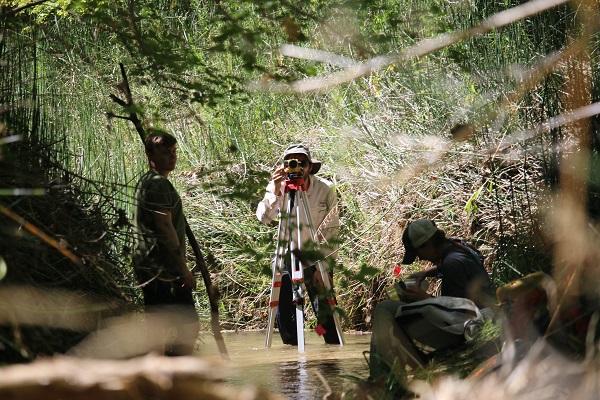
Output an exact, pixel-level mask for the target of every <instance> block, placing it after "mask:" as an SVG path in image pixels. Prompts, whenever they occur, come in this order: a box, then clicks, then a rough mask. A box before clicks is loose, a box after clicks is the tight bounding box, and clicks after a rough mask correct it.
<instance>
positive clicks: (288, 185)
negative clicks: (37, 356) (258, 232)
mask: <svg viewBox="0 0 600 400" xmlns="http://www.w3.org/2000/svg"><path fill="white" fill-rule="evenodd" d="M302 184H303V180H302V179H294V180H288V181H286V182H285V194H284V197H283V204H284V207H285V208H284V210H285V211H284V212H282V211H281V210H280V212H279V227H278V229H277V247H276V249H275V262H274V263H273V279H272V285H271V296H270V299H269V321H268V326H267V338H266V342H265V347H267V348H269V347H271V342H272V339H273V327H274V325H275V316H276V313H277V308H278V306H279V293H280V290H281V279H282V274H283V273H284V272H285V271H284V269H285V263H284V258H285V256H286V253H287V249H288V246H289V254H290V258H291V265H290V268H291V280H292V298H293V303H294V305H295V308H296V332H297V335H298V352H299V353H304V293H305V292H306V286H305V284H304V265H303V262H302V261H301V260H300V258H299V257H298V254H299V253H300V252H301V251H302V235H301V232H302V229H307V228H308V229H309V231H310V237H311V239H312V240H313V243H318V242H317V234H316V232H315V230H314V227H313V225H312V218H311V215H310V210H309V208H308V204H307V201H306V194H305V193H304V191H303V189H302ZM317 273H319V274H321V278H322V281H323V285H324V286H325V291H326V296H327V298H326V300H327V304H328V305H329V306H330V307H331V312H332V315H333V321H334V323H335V329H336V332H337V335H338V339H339V341H340V346H343V345H344V338H343V334H342V325H341V323H340V316H339V314H338V311H337V310H336V301H335V298H334V297H333V291H332V286H331V282H330V280H329V274H328V273H327V271H326V269H325V265H324V263H323V262H322V261H317ZM280 329H281V327H280Z"/></svg>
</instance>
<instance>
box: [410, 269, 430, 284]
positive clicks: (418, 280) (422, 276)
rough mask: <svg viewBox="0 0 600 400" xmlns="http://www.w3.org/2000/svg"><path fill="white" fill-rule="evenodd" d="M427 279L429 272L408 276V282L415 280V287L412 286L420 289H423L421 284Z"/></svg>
mask: <svg viewBox="0 0 600 400" xmlns="http://www.w3.org/2000/svg"><path fill="white" fill-rule="evenodd" d="M426 277H427V271H419V272H415V273H412V274H410V275H409V276H408V278H407V280H414V282H415V283H414V285H410V286H413V287H416V288H420V287H421V283H423V280H424V279H425V278H426Z"/></svg>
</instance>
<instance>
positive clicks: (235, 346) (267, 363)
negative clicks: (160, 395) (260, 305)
mask: <svg viewBox="0 0 600 400" xmlns="http://www.w3.org/2000/svg"><path fill="white" fill-rule="evenodd" d="M305 335H306V346H305V352H304V354H299V353H298V350H297V348H296V347H295V346H288V345H284V344H282V343H281V339H280V338H279V335H278V334H277V333H275V335H274V337H273V345H272V346H271V348H270V349H266V348H265V347H264V342H265V333H264V331H258V332H238V333H225V334H224V338H225V344H226V345H227V350H228V352H229V356H230V358H231V363H230V365H231V366H232V371H231V375H230V378H229V379H228V381H229V382H230V383H231V384H233V385H246V384H252V385H258V386H263V387H265V388H267V389H269V390H270V391H271V392H274V393H279V394H282V395H283V396H284V397H286V398H288V399H294V400H313V399H321V398H322V397H323V395H325V394H326V393H327V389H326V387H325V386H324V385H323V383H322V382H321V380H320V379H319V377H318V375H317V373H316V371H318V372H319V373H320V374H321V375H322V376H323V377H324V378H325V380H326V381H327V383H328V384H329V386H330V387H331V389H332V390H333V391H334V392H338V393H340V392H341V391H342V390H343V389H344V387H350V386H351V385H352V382H353V380H352V379H351V378H349V377H348V376H354V377H360V378H364V377H366V376H367V375H368V367H367V363H366V361H365V359H364V357H363V351H366V350H368V349H369V341H370V339H371V335H369V334H362V335H361V334H345V335H344V339H345V341H346V344H345V345H344V346H337V345H326V344H325V343H324V342H323V339H322V338H321V337H319V336H317V334H316V333H314V332H308V331H307V332H306V333H305ZM201 339H202V342H203V343H202V345H201V346H200V351H199V355H201V356H203V355H206V356H208V355H215V354H217V349H216V345H215V341H214V340H213V338H212V336H210V335H203V336H202V337H201Z"/></svg>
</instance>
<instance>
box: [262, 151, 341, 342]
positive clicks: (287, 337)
mask: <svg viewBox="0 0 600 400" xmlns="http://www.w3.org/2000/svg"><path fill="white" fill-rule="evenodd" d="M283 159H284V160H290V159H295V160H298V162H299V163H300V166H301V167H302V179H301V180H299V181H300V182H302V184H301V187H300V188H299V190H302V191H303V192H304V193H305V199H306V202H307V203H308V204H307V206H308V208H309V211H310V215H311V218H312V221H311V223H312V226H313V228H314V229H315V231H316V233H317V240H318V241H319V242H320V247H319V249H320V252H321V254H322V257H323V262H324V263H325V265H327V264H328V263H327V261H328V260H329V259H331V258H333V257H335V256H334V254H335V251H336V250H337V247H336V245H335V240H336V238H337V234H338V232H339V227H340V222H339V215H338V210H337V194H336V192H335V188H334V187H333V184H332V183H331V182H330V181H328V180H326V179H323V178H321V177H318V176H316V175H315V173H317V172H318V171H319V169H320V168H321V162H320V161H317V160H315V159H313V158H312V157H311V155H310V150H309V149H308V147H307V146H305V145H302V144H293V145H290V146H289V147H288V148H287V149H286V150H285V152H284V154H283ZM287 180H288V176H287V174H286V172H285V168H284V166H283V164H281V165H279V166H278V167H277V168H276V169H275V171H274V172H273V175H272V177H271V181H270V182H269V184H268V185H267V190H266V193H265V196H264V198H263V199H262V201H261V202H260V203H259V204H258V207H257V209H256V217H257V218H258V219H259V220H260V221H261V222H262V223H264V224H270V223H271V222H272V221H273V220H275V218H276V217H277V215H278V213H279V211H280V209H281V208H282V207H285V206H284V204H283V197H284V193H285V188H286V181H287ZM288 183H289V182H288ZM300 237H301V241H302V243H303V247H304V244H305V243H307V244H310V245H309V246H308V247H311V246H314V244H312V243H311V242H312V238H311V234H310V230H309V229H308V227H304V228H302V229H301V230H300ZM285 259H286V263H285V264H286V265H285V272H284V273H283V276H282V282H281V283H282V284H281V290H280V294H279V307H278V311H277V325H278V327H279V333H280V335H281V339H282V340H283V343H285V344H291V345H297V344H298V338H297V332H296V320H295V319H296V314H295V306H294V303H293V301H292V282H291V277H290V265H289V258H288V257H286V258H285ZM330 278H332V272H330ZM330 281H331V282H333V280H332V279H330ZM304 282H305V284H306V289H307V291H308V294H309V296H310V299H311V303H312V306H313V310H314V311H315V315H317V322H318V329H317V333H319V334H323V337H324V339H325V342H326V343H331V344H339V339H338V336H337V332H336V329H335V324H334V321H333V315H332V312H331V307H330V306H329V304H328V303H327V300H326V297H327V296H326V291H325V288H324V286H323V282H322V279H321V276H320V274H319V273H318V271H316V266H315V265H312V266H310V267H308V268H305V269H304Z"/></svg>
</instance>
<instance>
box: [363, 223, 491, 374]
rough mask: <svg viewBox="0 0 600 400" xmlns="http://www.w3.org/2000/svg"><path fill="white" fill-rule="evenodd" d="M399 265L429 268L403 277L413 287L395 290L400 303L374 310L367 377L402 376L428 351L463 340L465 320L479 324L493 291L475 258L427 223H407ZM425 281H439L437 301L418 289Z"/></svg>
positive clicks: (475, 253)
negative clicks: (423, 263)
mask: <svg viewBox="0 0 600 400" xmlns="http://www.w3.org/2000/svg"><path fill="white" fill-rule="evenodd" d="M402 244H403V245H404V258H403V260H402V263H403V264H411V263H413V262H414V261H415V259H416V258H417V257H418V258H419V259H420V260H424V261H429V262H431V263H432V264H433V267H431V268H429V269H426V270H424V271H419V272H417V273H415V274H412V275H411V276H409V280H412V281H413V284H411V285H409V286H406V285H403V286H402V288H401V295H402V296H401V298H400V300H397V301H395V300H386V301H383V302H381V303H380V304H378V305H377V307H376V308H375V312H374V315H373V336H372V337H371V352H370V362H369V366H370V374H371V378H373V379H377V378H378V377H381V376H383V375H387V374H388V373H390V372H394V373H395V374H396V375H397V376H400V377H402V376H403V375H404V369H405V366H407V365H408V366H411V367H413V368H415V367H421V366H423V364H424V363H425V362H426V358H427V354H426V353H425V351H424V349H428V350H429V351H435V350H442V349H445V348H449V347H451V346H455V345H458V344H460V343H462V342H464V340H465V336H464V327H465V323H466V322H467V321H469V320H481V318H482V317H481V309H482V308H485V307H488V306H490V305H491V304H492V303H493V300H494V291H493V287H492V284H491V281H490V278H489V276H488V274H487V272H486V270H485V269H484V267H483V257H482V256H481V254H480V253H479V252H478V251H476V250H474V249H472V248H471V247H469V246H468V245H466V244H465V243H464V242H462V241H460V240H457V239H450V238H447V237H446V235H445V233H444V232H443V231H442V230H440V229H438V228H437V227H436V225H435V223H434V222H433V221H431V220H426V219H421V220H416V221H414V222H411V223H409V224H408V225H407V226H406V228H405V230H404V233H403V235H402ZM427 277H439V278H441V296H440V297H435V298H432V297H431V296H430V295H429V294H428V293H427V292H426V291H425V290H423V289H422V285H421V283H422V282H423V280H424V279H425V278H427Z"/></svg>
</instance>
